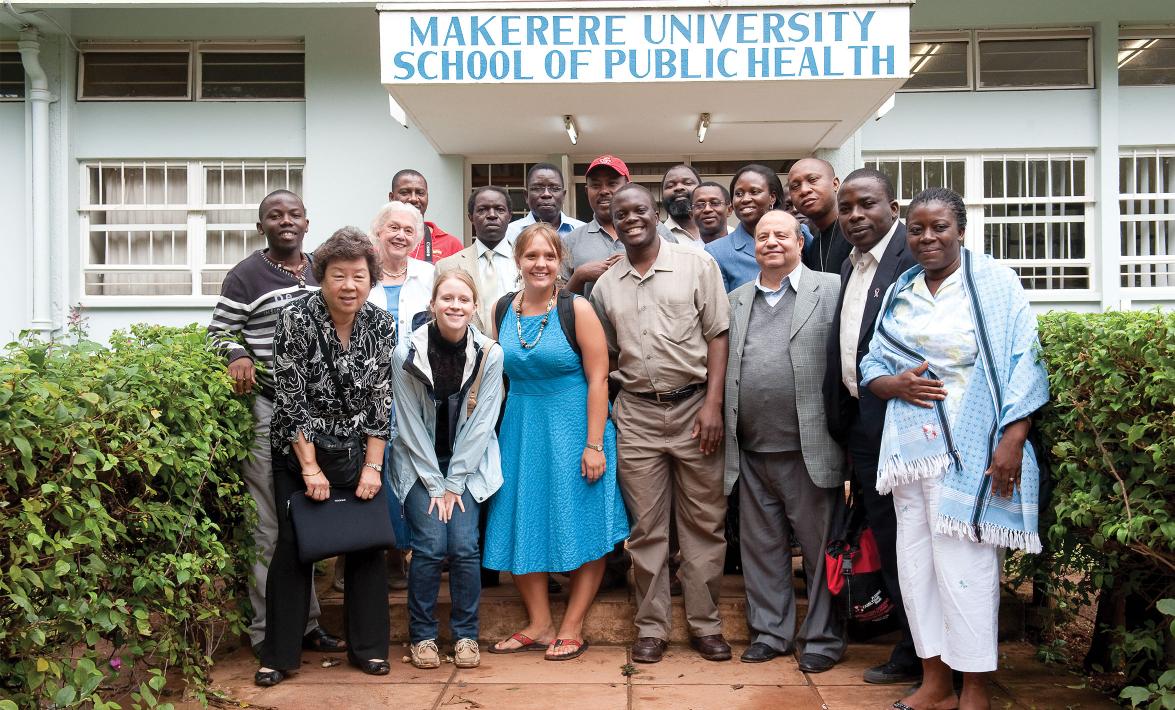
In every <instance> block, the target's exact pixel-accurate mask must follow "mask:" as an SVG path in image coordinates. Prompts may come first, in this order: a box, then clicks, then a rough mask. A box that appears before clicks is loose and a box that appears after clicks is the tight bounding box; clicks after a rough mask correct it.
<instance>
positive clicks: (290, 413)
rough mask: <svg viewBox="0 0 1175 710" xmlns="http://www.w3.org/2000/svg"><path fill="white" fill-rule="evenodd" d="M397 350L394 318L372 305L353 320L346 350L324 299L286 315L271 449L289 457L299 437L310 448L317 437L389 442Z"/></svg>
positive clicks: (278, 350) (301, 303) (276, 347)
mask: <svg viewBox="0 0 1175 710" xmlns="http://www.w3.org/2000/svg"><path fill="white" fill-rule="evenodd" d="M318 333H322V336H323V338H322V340H323V341H325V344H326V352H325V353H323V352H321V347H320V345H319V342H320V341H319V338H318ZM395 345H396V324H395V321H394V320H393V319H392V316H391V314H389V313H388V312H387V311H385V310H383V309H382V308H377V307H376V306H373V305H372V304H370V303H365V304H363V308H361V309H359V312H358V313H356V314H355V323H354V325H353V326H352V327H351V342H350V346H349V347H348V349H347V350H343V348H342V345H341V343H340V342H339V337H338V334H337V333H336V332H335V328H334V323H333V322H332V321H331V317H330V312H329V311H327V309H326V299H324V298H323V296H322V293H321V292H315V293H313V294H311V295H309V296H307V297H306V298H303V299H301V300H298V301H296V302H294V303H292V304H290V305H289V306H288V307H287V308H285V309H284V310H282V312H281V315H280V316H279V317H278V322H277V328H276V329H275V330H274V334H273V369H274V372H273V376H274V384H275V390H276V391H275V396H274V402H273V421H272V424H271V425H270V439H271V441H272V442H273V444H274V445H275V446H278V447H280V448H281V450H282V452H284V453H288V452H289V450H290V443H291V442H293V441H294V440H295V439H296V438H297V436H298V432H302V435H303V436H304V437H305V438H306V440H307V441H314V437H315V435H316V434H329V435H332V436H337V437H342V438H345V437H347V436H350V435H351V434H353V433H355V432H359V433H361V434H363V435H364V436H373V437H376V438H378V439H387V438H388V430H389V424H390V422H389V420H390V416H391V410H392V386H391V364H392V351H393V350H394V349H395ZM324 357H326V358H330V360H331V361H332V362H333V363H334V365H335V370H336V371H337V372H338V376H339V382H340V384H341V385H342V387H343V391H342V392H337V391H336V388H335V385H334V381H333V380H332V379H331V375H330V372H329V371H328V370H327V368H326V361H325V360H324V359H323V358H324Z"/></svg>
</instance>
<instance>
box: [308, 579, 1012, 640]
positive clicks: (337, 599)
mask: <svg viewBox="0 0 1175 710" xmlns="http://www.w3.org/2000/svg"><path fill="white" fill-rule="evenodd" d="M798 562H799V560H796V563H797V564H798ZM332 578H333V575H332V574H330V573H328V574H327V575H326V576H325V577H319V578H318V598H319V602H320V604H321V606H322V619H321V620H322V624H323V626H325V627H326V628H328V629H330V630H331V631H333V632H335V633H340V632H341V631H342V629H343V595H342V594H341V593H339V592H336V591H334V590H333V589H332V588H331V586H330V581H331V579H332ZM447 578H448V575H446V576H445V579H444V580H442V584H441V591H440V595H439V598H438V601H437V617H438V619H439V620H440V629H441V631H440V634H441V639H443V640H449V641H452V639H449V638H448V626H449V624H448V621H449V609H450V601H449V589H448V581H447ZM556 579H558V580H560V581H561V583H562V585H563V587H564V591H563V592H562V593H561V594H557V595H551V614H552V616H553V617H554V618H555V620H556V623H558V620H559V619H560V618H562V616H563V612H564V610H565V609H566V607H567V592H566V588H567V578H566V577H556ZM795 584H796V614H797V621H796V623H797V625H798V624H801V623H803V620H804V616H805V614H807V611H808V600H807V599H806V598H805V597H804V596H803V595H804V583H803V581H802V580H799V579H797V580H796V581H795ZM388 604H389V607H390V611H389V614H390V615H391V640H392V641H393V642H396V643H403V642H406V641H407V640H408V594H407V592H391V593H389V594H388ZM480 611H481V619H480V623H481V640H482V641H491V642H492V641H497V640H500V639H503V638H506V637H508V636H510V634H512V633H514V632H515V631H518V629H520V628H522V627H524V626H525V625H526V609H525V607H524V606H523V604H522V599H521V598H519V596H518V590H517V589H515V587H514V584H513V583H512V582H511V579H510V575H509V574H503V575H502V583H501V584H500V585H499V586H497V587H490V588H486V589H483V590H482V596H481V609H480ZM719 612H720V613H721V615H722V632H723V634H724V635H725V636H726V638H727V640H728V641H730V642H732V643H746V642H748V641H749V640H750V638H749V636H750V634H749V631H748V629H747V623H746V594H745V589H744V587H743V578H742V577H741V576H739V575H727V576H725V577H723V578H722V591H721V596H720V601H719ZM1024 614H1025V607H1024V603H1023V601H1022V600H1021V599H1020V598H1019V597H1017V596H1014V595H1009V594H1004V595H1003V599H1002V600H1001V603H1000V640H1001V641H1012V640H1018V639H1022V638H1023V636H1024ZM635 616H636V600H635V598H634V590H633V586H632V584H631V579H630V584H629V586H628V588H626V589H612V590H607V591H603V592H601V593H600V594H599V595H597V597H596V600H595V603H594V604H593V605H592V607H591V609H590V610H589V611H588V615H587V618H586V620H585V622H584V635H585V637H587V638H589V639H591V641H592V643H599V644H616V645H625V644H630V643H632V642H633V641H635V640H636V627H634V626H633V623H632V620H633V618H634V617H635ZM688 640H689V637H688V632H687V626H686V623H685V607H684V605H683V602H682V598H681V597H673V632H672V634H671V637H670V641H672V642H674V643H685V642H687V641H688Z"/></svg>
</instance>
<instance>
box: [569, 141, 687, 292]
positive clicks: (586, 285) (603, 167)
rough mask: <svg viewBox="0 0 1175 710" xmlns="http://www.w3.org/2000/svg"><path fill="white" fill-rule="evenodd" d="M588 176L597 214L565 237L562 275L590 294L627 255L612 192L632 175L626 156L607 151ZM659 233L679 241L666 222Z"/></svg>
mask: <svg viewBox="0 0 1175 710" xmlns="http://www.w3.org/2000/svg"><path fill="white" fill-rule="evenodd" d="M585 176H586V178H587V186H586V187H587V200H588V205H590V206H591V208H592V213H593V214H594V215H595V216H594V217H592V221H591V222H588V223H587V224H585V225H583V226H582V227H579V228H578V229H576V230H575V231H573V232H571V234H568V235H567V236H566V237H564V238H563V245H564V246H565V247H566V250H567V259H566V260H565V262H564V264H563V269H564V270H563V277H564V279H566V281H567V288H569V289H570V290H572V291H574V292H575V293H579V294H582V295H584V296H588V295H590V294H591V288H592V284H594V283H595V282H596V280H597V279H599V278H600V276H602V275H603V274H604V272H605V271H607V270H608V267H610V266H612V264H614V263H616V260H617V259H619V258H620V257H621V256H623V255H624V245H623V244H621V243H620V240H619V239H617V238H616V229H615V228H614V227H613V226H612V196H613V195H614V194H615V193H616V191H617V190H619V189H620V187H621V186H622V185H624V184H626V183H628V182H629V181H630V180H631V179H632V176H631V175H630V173H629V171H628V166H627V165H625V163H624V161H623V160H621V159H620V158H617V157H616V156H615V155H607V154H606V155H601V156H600V157H598V158H596V159H595V160H593V161H592V162H591V164H590V165H588V169H587V173H585ZM657 233H658V234H660V235H661V238H662V239H664V240H666V241H669V242H675V243H676V242H677V239H676V238H675V237H674V236H673V235H672V234H671V233H670V232H669V230H667V229H665V228H664V227H663V226H659V227H658V229H657Z"/></svg>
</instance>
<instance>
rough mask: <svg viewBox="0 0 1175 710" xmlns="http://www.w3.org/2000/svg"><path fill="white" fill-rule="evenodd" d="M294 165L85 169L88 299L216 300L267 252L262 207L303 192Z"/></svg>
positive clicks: (148, 164) (146, 164)
mask: <svg viewBox="0 0 1175 710" xmlns="http://www.w3.org/2000/svg"><path fill="white" fill-rule="evenodd" d="M302 168H303V165H302V162H301V161H300V160H299V161H291V160H223V161H221V160H211V161H210V160H202V161H172V160H157V161H150V160H147V161H117V160H115V161H94V162H87V163H85V164H83V165H82V195H81V221H82V230H81V231H82V237H83V240H84V247H83V248H84V258H83V264H84V267H83V288H82V293H83V294H84V295H85V296H87V297H105V296H148V297H158V298H159V300H160V302H166V301H167V300H168V297H177V296H215V295H216V294H218V293H219V292H220V283H221V281H222V280H223V279H224V275H225V274H226V273H228V270H229V269H231V268H232V267H233V266H234V265H235V264H236V263H237V262H238V261H240V260H241V259H243V258H244V257H245V256H247V255H248V254H249V253H250V252H252V251H254V250H256V249H259V248H262V247H264V246H265V238H264V237H263V236H262V235H260V234H258V233H257V229H256V222H257V205H258V204H259V203H260V202H261V199H262V198H263V197H265V195H267V194H268V193H270V192H271V191H273V190H277V189H288V190H292V191H294V192H297V193H299V194H300V193H301V190H302Z"/></svg>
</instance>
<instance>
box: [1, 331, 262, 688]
mask: <svg viewBox="0 0 1175 710" xmlns="http://www.w3.org/2000/svg"><path fill="white" fill-rule="evenodd" d="M251 440H252V417H251V414H250V412H249V409H248V406H247V402H245V401H244V400H243V399H242V398H239V397H234V396H233V395H232V389H231V385H230V382H229V380H228V378H227V376H226V374H225V368H224V362H223V360H222V359H221V358H219V357H217V356H215V355H214V354H212V353H211V352H209V350H208V347H207V344H206V339H205V335H204V332H203V330H202V329H200V328H197V327H196V326H191V327H189V328H187V329H175V328H163V327H148V326H136V327H134V328H133V329H132V331H131V333H130V334H121V333H120V334H116V335H115V336H114V337H113V338H112V340H111V345H110V347H109V348H106V347H102V346H99V345H96V344H93V343H87V342H82V343H79V344H77V345H72V346H65V345H61V344H48V345H46V344H39V343H32V342H24V343H21V344H16V345H11V346H9V348H8V350H7V352H5V353H3V359H0V708H15V707H20V708H29V707H45V706H48V705H49V704H50V703H52V704H53V705H56V706H61V707H64V706H73V705H77V704H82V703H91V704H93V706H94V707H97V708H102V707H118V706H117V704H113V703H111V702H110V701H109V700H104V699H109V698H111V697H116V696H120V695H121V696H123V697H125V696H127V694H128V693H129V694H130V697H131V698H132V703H131V704H132V706H134V707H152V706H156V705H159V704H162V702H163V701H162V700H161V698H160V691H161V690H162V689H163V687H164V685H165V683H166V682H167V679H168V677H169V676H172V675H176V674H177V673H178V675H179V676H181V677H183V678H184V679H186V682H187V683H188V684H189V687H191V688H193V689H194V690H195V691H196V693H197V695H198V696H200V697H201V698H202V697H203V692H204V683H205V681H206V679H207V670H208V668H209V666H210V665H211V653H212V649H213V647H214V646H215V644H216V643H217V641H218V640H219V638H220V637H221V636H223V635H224V634H226V633H233V632H237V631H240V630H241V629H242V628H243V623H244V622H245V619H243V616H242V613H241V611H240V610H241V609H242V607H243V606H244V605H241V604H238V603H237V600H238V599H246V598H247V597H246V596H244V595H242V594H241V592H242V589H243V583H244V580H245V579H246V575H247V573H248V566H249V563H250V558H251V550H252V544H251V540H250V538H249V537H248V534H247V532H246V531H248V530H250V529H251V525H249V524H248V523H249V519H250V518H251V517H252V516H254V515H255V512H254V509H253V503H252V499H251V498H250V497H249V496H248V495H247V494H246V493H245V490H244V487H243V485H242V484H241V482H240V481H239V479H238V476H237V473H236V467H237V464H238V462H239V461H240V460H242V459H243V458H244V457H245V456H246V455H247V452H248V446H249V443H250V442H251Z"/></svg>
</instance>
